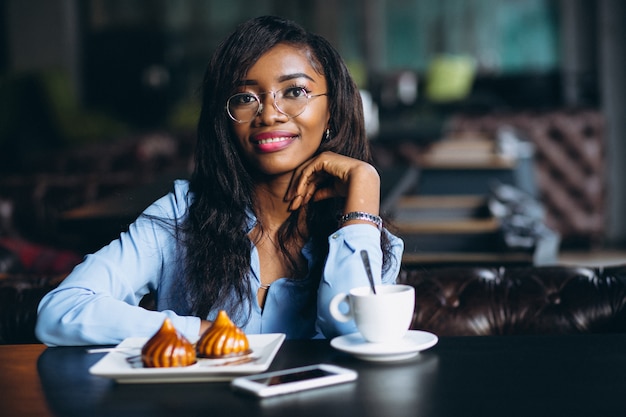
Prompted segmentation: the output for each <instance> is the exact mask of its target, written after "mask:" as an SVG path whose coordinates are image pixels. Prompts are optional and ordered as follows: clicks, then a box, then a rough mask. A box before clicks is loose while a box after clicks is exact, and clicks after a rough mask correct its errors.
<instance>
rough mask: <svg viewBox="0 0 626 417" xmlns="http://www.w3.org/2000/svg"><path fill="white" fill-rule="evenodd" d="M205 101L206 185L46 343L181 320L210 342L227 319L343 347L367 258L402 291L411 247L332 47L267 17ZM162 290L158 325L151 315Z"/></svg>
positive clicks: (87, 266)
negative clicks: (338, 310)
mask: <svg viewBox="0 0 626 417" xmlns="http://www.w3.org/2000/svg"><path fill="white" fill-rule="evenodd" d="M202 87H203V103H202V111H201V114H200V121H199V126H198V144H197V149H196V165H195V170H194V172H193V174H192V176H191V179H190V181H189V182H187V181H177V182H176V183H175V184H174V189H173V191H172V192H171V193H169V194H168V195H166V196H165V197H163V198H161V199H160V200H158V201H157V202H155V203H154V204H153V205H152V206H151V207H149V208H148V209H147V210H146V211H145V213H144V214H143V215H142V216H140V217H139V219H137V221H136V222H135V223H133V224H132V225H131V226H130V227H129V230H128V232H125V233H122V234H121V235H120V238H119V239H117V240H115V241H113V242H111V243H110V244H109V245H108V246H106V247H104V248H103V249H101V250H99V251H98V252H96V253H95V254H92V255H89V256H87V257H86V258H85V261H84V262H83V263H82V264H80V265H79V266H77V267H76V268H75V270H74V271H73V272H72V273H71V274H70V275H69V276H68V277H67V278H66V279H65V281H64V282H63V283H62V284H61V285H60V286H59V288H57V289H56V290H54V291H52V292H51V293H50V294H48V295H47V296H46V297H45V298H44V299H43V300H42V301H41V303H40V306H39V320H38V323H37V328H36V332H37V336H38V337H39V338H40V340H41V341H43V342H44V343H47V344H49V345H77V344H115V343H118V342H120V341H121V340H123V339H124V338H126V337H131V336H151V335H152V334H154V333H155V332H156V331H157V330H158V328H159V327H160V325H161V324H162V322H163V320H164V318H165V317H169V318H171V320H172V322H173V324H174V326H175V327H176V328H177V329H178V330H179V331H180V332H182V333H183V334H184V335H186V336H187V337H188V338H190V339H196V338H197V337H198V335H199V334H201V333H202V332H203V331H204V330H205V329H206V328H207V327H208V326H210V324H211V321H210V320H211V319H213V318H214V317H215V315H216V314H217V312H218V311H219V310H220V309H225V310H226V311H227V312H228V314H229V315H230V317H231V318H232V319H233V321H235V323H236V324H237V325H238V326H240V327H242V328H243V329H244V331H246V332H247V333H275V332H280V333H286V335H287V337H289V338H312V337H333V336H335V335H338V334H345V333H349V332H354V331H356V330H355V327H354V324H353V323H350V324H340V323H337V322H335V321H334V320H333V319H332V318H331V317H330V315H329V312H328V304H329V302H330V299H331V298H332V297H333V296H334V295H335V294H337V293H339V292H344V291H347V290H348V289H350V288H352V287H355V286H362V285H367V279H366V276H365V273H364V268H363V265H362V263H361V258H360V251H361V250H366V251H367V252H368V253H369V256H370V259H371V261H372V267H373V270H374V272H375V279H376V281H377V282H379V283H381V282H382V283H384V284H392V283H394V282H395V278H396V276H397V274H398V271H399V267H400V258H401V254H402V250H403V243H402V241H401V240H400V239H398V238H397V237H394V236H393V235H391V234H390V233H388V232H387V231H386V230H385V229H384V228H382V224H381V221H380V217H379V216H378V214H379V213H378V210H379V198H380V196H379V189H380V178H379V176H378V174H377V172H376V170H375V169H374V168H373V167H372V165H371V164H370V163H369V161H370V154H369V149H368V144H367V141H366V136H365V130H364V120H363V114H362V105H361V101H360V96H359V91H358V89H357V87H356V86H355V84H354V82H353V81H352V79H351V78H350V75H349V73H348V70H347V69H346V67H345V64H344V63H343V62H342V60H341V58H340V57H339V55H338V54H337V52H336V51H335V50H334V49H333V48H332V46H330V44H329V43H328V42H327V41H326V40H324V39H323V38H321V37H319V36H317V35H314V34H310V33H308V32H306V31H304V30H303V29H302V28H301V27H299V26H298V25H296V24H294V23H293V22H290V21H287V20H284V19H281V18H277V17H260V18H256V19H253V20H250V21H248V22H246V23H244V24H242V25H241V26H240V27H238V28H237V30H236V31H235V32H234V33H233V34H232V35H230V36H229V37H228V38H227V39H226V40H225V41H224V42H223V43H222V44H221V45H220V46H219V47H218V49H217V51H216V52H215V54H214V55H213V58H212V60H211V61H210V63H209V65H208V68H207V70H206V74H205V77H204V80H203V86H202ZM338 215H339V221H338ZM151 291H152V292H154V294H155V301H156V309H157V310H158V311H148V310H145V309H143V308H141V307H138V304H139V301H140V300H141V299H142V297H143V296H144V295H146V294H148V293H149V292H151Z"/></svg>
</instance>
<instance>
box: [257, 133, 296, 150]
mask: <svg viewBox="0 0 626 417" xmlns="http://www.w3.org/2000/svg"><path fill="white" fill-rule="evenodd" d="M296 137H297V135H294V134H292V133H288V132H267V133H260V134H258V135H255V136H254V137H253V138H252V143H253V144H254V146H255V148H256V149H258V150H259V151H261V152H276V151H279V150H281V149H284V148H286V147H287V146H289V145H290V144H291V143H292V142H293V141H294V140H295V139H296Z"/></svg>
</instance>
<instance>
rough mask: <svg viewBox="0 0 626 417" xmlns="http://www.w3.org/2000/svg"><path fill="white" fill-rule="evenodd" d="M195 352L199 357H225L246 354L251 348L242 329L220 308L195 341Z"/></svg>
mask: <svg viewBox="0 0 626 417" xmlns="http://www.w3.org/2000/svg"><path fill="white" fill-rule="evenodd" d="M196 353H197V355H198V357H201V358H227V357H236V356H243V355H247V354H249V353H252V350H251V349H250V343H249V342H248V337H247V336H246V334H245V333H244V331H243V330H241V329H240V328H239V327H237V326H236V325H235V323H233V322H232V321H231V320H230V318H229V317H228V315H227V314H226V311H224V310H220V312H219V313H218V314H217V317H216V319H215V321H214V322H213V324H212V325H211V327H209V328H208V329H207V330H206V331H205V332H204V334H202V336H200V339H199V340H198V342H197V343H196Z"/></svg>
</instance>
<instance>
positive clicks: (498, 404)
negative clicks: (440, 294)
mask: <svg viewBox="0 0 626 417" xmlns="http://www.w3.org/2000/svg"><path fill="white" fill-rule="evenodd" d="M102 356H103V354H88V353H86V350H85V348H82V347H67V348H66V347H64V348H50V349H45V348H44V347H43V346H41V345H7V346H0V414H2V415H3V416H38V415H43V416H48V415H55V416H134V417H137V416H222V415H224V416H230V417H236V416H246V417H254V416H290V417H294V416H297V417H303V416H323V417H333V416H341V417H349V416H359V417H367V416H375V417H382V416H384V417H394V416H424V417H428V416H437V417H446V416H481V417H488V416H497V417H502V416H507V417H511V416H524V417H527V416H534V417H536V416H567V417H575V416H584V417H590V416H602V417H610V416H620V417H623V416H624V415H626V401H624V393H625V392H626V335H582V336H500V337H464V338H463V337H461V338H446V337H444V338H441V340H440V341H439V343H438V344H437V345H436V346H435V347H433V348H431V349H430V350H428V351H425V352H422V353H421V354H420V355H419V356H418V357H417V358H415V359H411V360H408V361H405V362H397V363H387V364H382V363H370V362H363V361H360V360H357V359H354V358H352V357H351V356H348V355H347V354H344V353H340V352H338V351H336V350H334V349H333V348H332V347H330V345H329V343H328V341H324V340H318V341H286V342H285V343H284V345H283V346H282V348H281V349H280V351H279V352H278V355H277V356H276V358H275V360H274V362H273V363H272V366H271V368H270V369H282V368H287V367H293V366H298V365H305V364H312V363H316V362H329V363H335V364H338V365H341V366H346V367H349V368H353V369H355V370H357V371H358V373H359V379H358V381H357V382H355V383H349V384H344V385H341V386H335V387H327V388H322V389H319V390H312V391H307V392H302V393H297V394H291V395H287V396H283V397H276V398H272V399H267V400H257V399H255V398H252V397H248V396H245V395H243V394H240V393H235V392H232V391H231V389H230V387H229V385H228V383H224V382H217V383H215V382H213V383H209V382H208V383H179V384H173V383H172V384H117V383H115V382H114V381H112V380H109V379H106V378H101V377H95V376H91V375H90V374H89V373H88V369H89V367H90V366H91V365H92V364H94V363H95V362H96V361H98V360H99V359H100V358H101V357H102Z"/></svg>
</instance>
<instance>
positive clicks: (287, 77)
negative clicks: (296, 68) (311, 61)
mask: <svg viewBox="0 0 626 417" xmlns="http://www.w3.org/2000/svg"><path fill="white" fill-rule="evenodd" d="M295 78H306V79H307V80H310V81H312V82H315V80H314V79H313V78H312V77H310V76H308V75H307V74H305V73H303V72H296V73H295V74H286V75H281V76H280V77H278V81H279V82H281V83H282V82H284V81H289V80H293V79H295Z"/></svg>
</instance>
